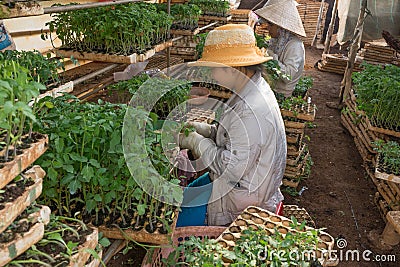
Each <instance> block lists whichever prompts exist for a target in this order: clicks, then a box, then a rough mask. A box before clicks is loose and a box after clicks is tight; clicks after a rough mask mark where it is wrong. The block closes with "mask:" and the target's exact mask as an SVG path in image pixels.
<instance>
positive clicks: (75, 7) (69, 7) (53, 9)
mask: <svg viewBox="0 0 400 267" xmlns="http://www.w3.org/2000/svg"><path fill="white" fill-rule="evenodd" d="M134 2H142V0H118V1H109V2H94V3H87V4H80V5H67V6H52V7H45V8H44V9H43V10H44V14H50V13H59V12H65V11H72V10H80V9H86V8H93V7H102V6H111V5H120V4H127V3H134Z"/></svg>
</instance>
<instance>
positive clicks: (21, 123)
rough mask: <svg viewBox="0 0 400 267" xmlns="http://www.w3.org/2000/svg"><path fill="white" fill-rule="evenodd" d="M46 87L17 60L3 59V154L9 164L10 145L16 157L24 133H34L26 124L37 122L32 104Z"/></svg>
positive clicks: (0, 65)
mask: <svg viewBox="0 0 400 267" xmlns="http://www.w3.org/2000/svg"><path fill="white" fill-rule="evenodd" d="M43 89H45V86H44V85H42V84H40V83H38V82H35V81H33V80H32V78H31V77H30V76H29V70H28V69H26V68H24V67H22V66H20V65H19V64H18V63H16V62H15V61H13V60H0V109H1V112H0V134H2V135H3V136H5V138H4V137H3V138H4V140H0V149H2V148H4V147H5V148H6V151H5V154H4V155H2V157H3V158H4V160H5V161H6V162H7V161H8V157H9V149H10V146H13V147H14V150H13V151H14V156H16V152H17V148H18V147H19V146H20V145H21V137H22V135H23V134H26V133H29V138H30V134H31V128H30V129H29V130H28V131H27V130H26V125H31V124H32V123H33V122H34V121H35V120H36V118H35V112H34V110H32V108H31V107H30V106H29V105H28V104H29V102H30V101H32V100H33V99H34V98H35V97H37V96H38V95H39V91H40V90H43Z"/></svg>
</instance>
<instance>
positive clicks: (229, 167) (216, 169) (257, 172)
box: [201, 73, 286, 225]
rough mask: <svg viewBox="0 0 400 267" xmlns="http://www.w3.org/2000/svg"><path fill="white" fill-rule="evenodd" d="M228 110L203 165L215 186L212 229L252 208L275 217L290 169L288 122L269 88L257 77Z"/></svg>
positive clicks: (210, 212)
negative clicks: (207, 168)
mask: <svg viewBox="0 0 400 267" xmlns="http://www.w3.org/2000/svg"><path fill="white" fill-rule="evenodd" d="M227 105H228V106H227V107H226V108H225V109H224V113H223V114H222V116H221V119H220V121H219V126H218V128H216V129H215V131H214V137H215V139H214V140H215V143H214V142H213V141H211V140H210V139H207V142H208V143H207V146H206V147H207V149H205V150H204V151H203V153H202V156H201V158H202V160H203V161H204V162H205V163H206V164H207V165H209V168H210V170H211V171H210V177H211V180H213V188H212V193H211V197H210V199H209V202H208V210H207V213H208V219H207V220H208V225H226V224H228V223H231V222H232V221H233V220H234V219H235V218H236V217H237V216H238V215H239V214H240V213H241V212H242V211H243V210H244V209H245V208H246V207H248V206H250V205H255V206H259V207H262V208H265V209H267V210H270V211H272V212H275V209H276V205H277V204H278V203H279V202H280V201H282V200H283V196H282V194H281V192H280V190H279V187H280V185H281V182H282V177H283V173H284V170H285V164H286V136H285V128H284V124H283V120H282V116H281V114H280V111H279V107H278V104H277V101H276V99H275V96H274V94H273V92H272V91H271V89H270V87H269V85H268V84H267V82H266V81H265V80H264V79H263V78H262V77H261V74H260V73H256V74H255V75H254V76H253V77H252V78H251V81H249V82H248V83H247V85H246V86H245V87H244V88H243V90H242V91H241V92H240V93H239V94H238V95H235V94H234V95H233V96H232V97H231V98H230V99H229V100H228V101H227Z"/></svg>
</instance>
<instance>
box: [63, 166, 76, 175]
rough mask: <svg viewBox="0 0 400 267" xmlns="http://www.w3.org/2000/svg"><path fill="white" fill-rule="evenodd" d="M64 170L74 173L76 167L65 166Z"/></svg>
mask: <svg viewBox="0 0 400 267" xmlns="http://www.w3.org/2000/svg"><path fill="white" fill-rule="evenodd" d="M63 169H64V170H66V171H67V172H69V173H74V166H72V165H64V166H63Z"/></svg>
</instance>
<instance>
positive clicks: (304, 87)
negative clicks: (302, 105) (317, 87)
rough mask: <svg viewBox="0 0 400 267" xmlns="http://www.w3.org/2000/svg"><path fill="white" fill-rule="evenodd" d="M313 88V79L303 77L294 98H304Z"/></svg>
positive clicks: (295, 88) (297, 85)
mask: <svg viewBox="0 0 400 267" xmlns="http://www.w3.org/2000/svg"><path fill="white" fill-rule="evenodd" d="M312 86H313V78H312V77H311V76H301V78H300V80H299V81H298V82H297V84H296V86H295V87H294V91H293V93H292V95H293V96H296V97H302V98H304V97H305V95H306V94H307V92H308V90H310V89H311V87H312Z"/></svg>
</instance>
